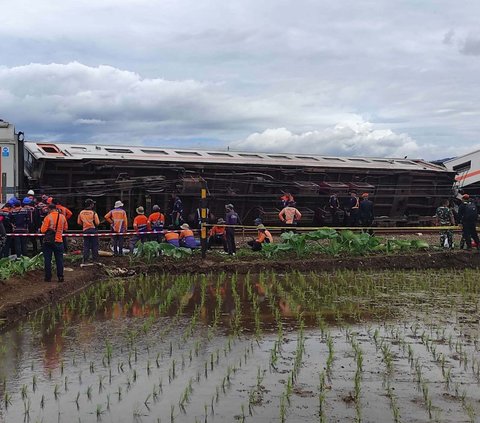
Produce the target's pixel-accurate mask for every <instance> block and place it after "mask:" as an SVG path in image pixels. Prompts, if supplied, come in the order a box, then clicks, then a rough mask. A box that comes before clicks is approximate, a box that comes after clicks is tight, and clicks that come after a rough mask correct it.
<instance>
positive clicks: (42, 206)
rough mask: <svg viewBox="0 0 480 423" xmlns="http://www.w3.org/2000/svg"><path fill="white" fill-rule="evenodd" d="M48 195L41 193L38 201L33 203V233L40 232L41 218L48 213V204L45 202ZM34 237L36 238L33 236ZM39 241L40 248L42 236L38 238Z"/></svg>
mask: <svg viewBox="0 0 480 423" xmlns="http://www.w3.org/2000/svg"><path fill="white" fill-rule="evenodd" d="M47 200H48V196H47V195H42V196H41V198H40V201H38V202H37V203H36V204H35V213H34V215H33V216H34V217H33V220H34V224H33V227H34V228H35V233H38V232H40V228H41V226H42V222H43V220H44V219H45V218H46V217H47V215H48V204H47ZM34 239H36V238H34ZM39 241H40V249H41V248H42V243H43V237H40V238H39Z"/></svg>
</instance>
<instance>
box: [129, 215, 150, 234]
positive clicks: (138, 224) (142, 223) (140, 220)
mask: <svg viewBox="0 0 480 423" xmlns="http://www.w3.org/2000/svg"><path fill="white" fill-rule="evenodd" d="M133 229H135V230H136V231H137V232H145V231H148V230H149V229H150V224H149V223H148V218H147V216H145V215H144V214H139V215H138V216H136V217H135V219H133Z"/></svg>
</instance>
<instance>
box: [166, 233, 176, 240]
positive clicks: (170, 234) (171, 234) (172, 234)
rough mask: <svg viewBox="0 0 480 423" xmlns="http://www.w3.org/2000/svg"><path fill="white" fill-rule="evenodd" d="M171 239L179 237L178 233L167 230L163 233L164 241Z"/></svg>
mask: <svg viewBox="0 0 480 423" xmlns="http://www.w3.org/2000/svg"><path fill="white" fill-rule="evenodd" d="M173 239H179V235H178V234H177V233H176V232H167V233H166V234H165V241H171V240H173Z"/></svg>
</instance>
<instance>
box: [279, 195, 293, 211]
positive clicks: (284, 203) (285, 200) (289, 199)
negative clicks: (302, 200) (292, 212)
mask: <svg viewBox="0 0 480 423" xmlns="http://www.w3.org/2000/svg"><path fill="white" fill-rule="evenodd" d="M280 200H281V201H282V207H283V208H285V207H287V206H288V205H289V204H290V203H295V198H293V195H292V194H290V193H289V192H285V193H284V194H283V195H282V196H281V197H280Z"/></svg>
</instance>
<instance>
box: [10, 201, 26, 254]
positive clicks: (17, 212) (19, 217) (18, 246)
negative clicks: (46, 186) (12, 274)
mask: <svg viewBox="0 0 480 423" xmlns="http://www.w3.org/2000/svg"><path fill="white" fill-rule="evenodd" d="M25 201H27V203H26V204H27V205H28V204H29V203H30V200H29V199H28V198H25ZM11 216H12V224H13V234H14V235H15V234H19V235H23V234H28V228H29V226H30V212H29V210H28V209H27V208H25V207H22V205H21V204H20V201H19V200H15V203H14V207H13V209H12V212H11ZM13 245H14V246H15V254H16V255H17V257H22V255H23V256H26V255H27V237H26V236H15V237H14V238H13Z"/></svg>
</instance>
